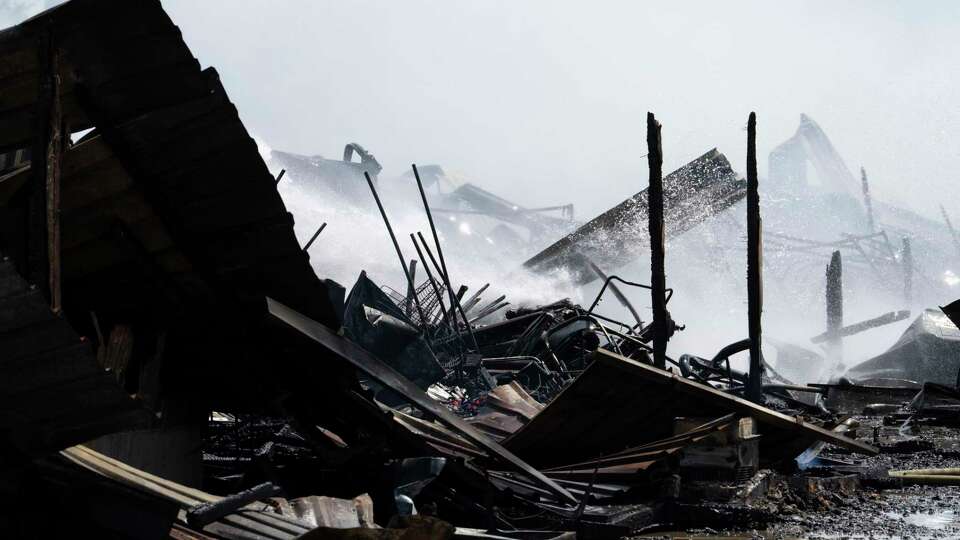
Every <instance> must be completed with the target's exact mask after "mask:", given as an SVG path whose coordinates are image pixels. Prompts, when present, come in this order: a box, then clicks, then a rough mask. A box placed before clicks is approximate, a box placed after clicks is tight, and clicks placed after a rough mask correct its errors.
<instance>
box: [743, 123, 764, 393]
mask: <svg viewBox="0 0 960 540" xmlns="http://www.w3.org/2000/svg"><path fill="white" fill-rule="evenodd" d="M762 227H763V225H762V223H761V220H760V189H759V182H758V180H757V114H756V113H753V112H751V113H750V118H749V119H748V120H747V328H748V331H749V335H750V375H749V378H748V379H747V388H746V390H747V397H748V398H749V399H751V400H753V401H758V402H759V401H761V400H762V399H763V387H762V384H763V383H762V370H763V355H762V350H761V347H760V345H761V328H760V316H761V314H762V313H763V275H762V270H763V244H762V243H763V236H762Z"/></svg>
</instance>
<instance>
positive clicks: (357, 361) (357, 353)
mask: <svg viewBox="0 0 960 540" xmlns="http://www.w3.org/2000/svg"><path fill="white" fill-rule="evenodd" d="M267 311H268V313H269V314H270V315H271V316H272V317H273V318H274V319H276V320H277V321H279V322H281V323H284V324H286V325H287V326H289V327H290V328H292V329H293V330H296V331H297V332H299V333H300V334H302V335H303V336H305V337H307V338H309V339H310V340H312V341H314V342H316V343H317V344H319V345H320V346H322V347H323V349H325V350H326V351H328V352H330V353H333V355H334V356H336V357H338V358H340V359H341V360H344V361H346V362H348V363H349V364H351V365H352V366H354V367H355V368H357V369H359V370H361V371H363V372H364V373H366V374H367V375H369V376H370V377H372V378H373V379H375V380H377V381H378V382H380V383H381V384H384V385H386V386H388V387H389V388H391V389H393V390H394V391H396V392H398V393H399V394H401V395H402V396H403V397H404V398H405V399H407V400H408V401H409V402H410V403H411V404H413V405H415V406H417V407H418V408H420V409H422V410H423V411H425V412H427V413H429V414H431V415H433V416H434V417H436V418H437V420H439V421H440V422H441V423H442V424H444V425H445V426H447V427H449V428H452V429H454V430H456V431H457V432H458V433H459V434H460V435H462V436H463V437H464V438H465V439H467V440H468V441H469V442H471V443H473V444H475V445H477V446H478V447H480V448H481V449H483V450H484V451H486V452H488V453H489V454H490V455H491V456H495V457H496V458H497V459H499V460H501V461H503V462H505V463H506V464H509V465H510V466H512V467H514V468H516V469H517V470H519V471H522V472H523V473H524V474H525V475H527V476H529V477H530V479H531V480H533V481H534V482H536V483H537V484H538V485H539V486H540V487H542V488H544V489H546V490H548V491H549V492H550V493H552V494H553V495H555V496H557V497H558V498H559V499H560V500H562V501H566V502H568V503H570V504H576V503H577V500H576V499H575V498H574V497H573V496H572V495H570V493H568V492H567V491H566V490H565V489H563V488H562V487H560V486H559V485H557V484H556V483H555V482H554V481H552V480H550V479H549V478H547V477H546V476H544V475H543V473H541V472H540V471H538V470H536V469H535V468H533V467H531V466H530V465H528V464H527V463H525V462H524V461H523V460H521V459H520V458H518V457H517V456H515V455H514V454H513V453H511V452H509V451H508V450H506V449H505V448H504V447H502V446H500V445H499V444H497V443H495V442H493V441H491V440H490V439H488V438H487V437H486V436H484V435H483V434H481V433H479V432H478V431H476V430H475V429H474V428H473V427H472V426H470V425H469V424H467V423H466V422H464V421H463V420H462V419H460V418H459V417H458V416H456V415H454V414H453V413H452V412H450V410H449V409H447V408H446V407H445V406H443V405H442V404H440V403H438V402H436V401H434V400H433V399H431V398H430V397H429V396H427V395H426V394H425V393H424V392H423V391H422V390H420V389H419V388H417V387H416V386H415V385H414V384H413V383H412V382H411V381H410V380H408V379H407V378H406V377H404V376H403V375H401V374H399V373H397V372H396V371H394V370H393V369H391V368H390V367H389V366H387V365H386V364H384V363H383V362H381V361H380V360H378V359H377V358H376V357H374V356H373V355H371V354H370V353H369V352H367V351H366V350H364V349H362V348H361V347H360V346H358V345H356V344H354V343H353V342H351V341H349V340H347V339H345V338H343V337H342V336H338V335H337V334H335V333H334V332H333V331H331V330H330V329H328V328H326V327H325V326H323V325H322V324H320V323H318V322H316V321H313V320H311V319H309V318H308V317H306V316H304V315H302V314H300V313H298V312H297V311H295V310H293V309H290V308H288V307H286V306H284V305H283V304H281V303H279V302H277V301H275V300H273V299H271V298H267Z"/></svg>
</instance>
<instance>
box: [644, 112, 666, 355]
mask: <svg viewBox="0 0 960 540" xmlns="http://www.w3.org/2000/svg"><path fill="white" fill-rule="evenodd" d="M647 164H648V166H649V167H650V188H649V189H648V190H647V198H648V200H647V206H648V208H649V209H650V212H649V215H648V218H649V219H648V222H647V223H648V228H649V231H650V285H651V288H650V298H651V301H652V306H653V365H654V366H656V367H658V368H660V369H664V368H666V367H667V333H668V332H667V324H668V320H669V315H668V314H667V291H666V289H667V278H666V275H665V271H664V245H663V148H662V146H661V141H660V123H659V122H657V119H656V118H655V117H654V116H653V113H650V112H648V113H647Z"/></svg>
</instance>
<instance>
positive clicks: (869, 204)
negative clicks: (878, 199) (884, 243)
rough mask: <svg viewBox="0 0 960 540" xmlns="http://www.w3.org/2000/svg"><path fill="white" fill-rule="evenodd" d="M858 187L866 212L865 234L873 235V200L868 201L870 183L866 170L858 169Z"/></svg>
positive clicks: (874, 226) (874, 227)
mask: <svg viewBox="0 0 960 540" xmlns="http://www.w3.org/2000/svg"><path fill="white" fill-rule="evenodd" d="M860 187H861V188H862V189H863V207H864V208H866V210H867V228H868V229H869V230H868V231H867V232H869V233H870V234H873V232H874V231H875V230H877V229H876V223H875V222H874V221H873V200H871V199H870V182H868V181H867V170H866V169H864V168H863V167H860Z"/></svg>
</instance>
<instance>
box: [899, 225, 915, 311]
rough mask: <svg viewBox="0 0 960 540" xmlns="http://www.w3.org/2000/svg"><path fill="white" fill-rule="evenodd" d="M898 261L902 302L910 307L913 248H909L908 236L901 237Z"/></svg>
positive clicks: (911, 299)
mask: <svg viewBox="0 0 960 540" xmlns="http://www.w3.org/2000/svg"><path fill="white" fill-rule="evenodd" d="M900 263H901V264H902V265H903V302H904V305H905V306H906V307H910V304H912V303H913V250H912V249H910V239H909V238H904V239H903V250H902V251H901V252H900Z"/></svg>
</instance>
